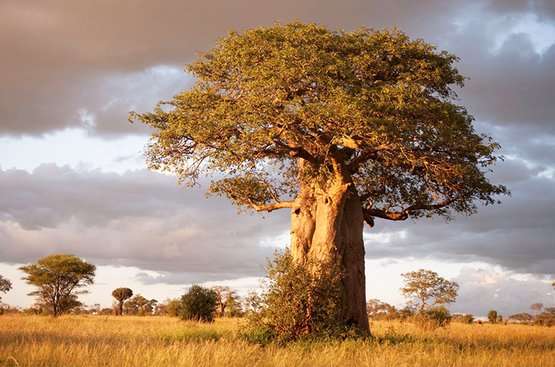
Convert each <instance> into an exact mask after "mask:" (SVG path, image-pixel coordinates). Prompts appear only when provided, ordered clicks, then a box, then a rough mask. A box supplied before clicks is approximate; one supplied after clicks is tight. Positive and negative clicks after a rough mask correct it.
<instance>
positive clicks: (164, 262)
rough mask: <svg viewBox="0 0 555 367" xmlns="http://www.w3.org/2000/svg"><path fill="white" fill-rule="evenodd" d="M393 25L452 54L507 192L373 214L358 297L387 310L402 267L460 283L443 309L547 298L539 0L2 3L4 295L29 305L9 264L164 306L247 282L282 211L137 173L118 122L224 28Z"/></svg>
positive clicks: (551, 103) (95, 296) (546, 58)
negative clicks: (57, 260) (62, 262)
mask: <svg viewBox="0 0 555 367" xmlns="http://www.w3.org/2000/svg"><path fill="white" fill-rule="evenodd" d="M294 19H298V20H301V21H303V22H316V23H319V24H325V25H327V26H328V27H330V28H332V29H344V30H352V29H355V28H358V27H359V26H366V27H373V28H375V29H381V28H390V27H392V26H397V27H399V28H400V29H401V30H403V31H404V32H406V33H407V34H408V35H409V36H410V37H411V38H417V37H420V38H424V39H425V40H426V41H428V42H430V43H432V44H435V45H437V46H438V47H439V49H442V50H447V51H449V52H451V53H455V54H457V55H458V56H460V58H461V61H460V62H459V64H458V65H457V67H458V68H459V70H460V71H461V73H462V74H463V75H465V76H468V77H469V78H470V79H469V80H468V81H467V83H466V87H465V88H464V89H463V90H460V91H459V96H460V99H461V100H460V103H461V104H462V105H465V106H466V107H467V108H468V110H469V111H470V113H471V114H472V115H474V116H475V118H476V129H477V130H478V131H480V132H486V133H489V134H490V135H492V136H493V137H494V138H495V140H496V141H498V142H499V143H500V144H501V145H502V149H501V151H500V154H502V155H504V156H505V161H504V162H502V163H500V164H498V165H497V166H496V167H495V169H494V172H493V174H491V176H490V178H491V180H492V181H493V182H495V183H502V184H505V185H507V186H508V187H509V188H510V190H511V191H512V196H511V197H505V198H503V204H502V205H499V206H491V207H482V208H480V211H479V213H478V214H476V215H474V216H471V217H461V218H458V219H457V220H456V221H454V222H450V223H445V222H443V221H442V220H420V221H417V222H410V221H409V222H403V223H391V222H386V221H382V220H378V221H377V223H376V226H375V227H374V228H373V229H371V230H370V229H367V230H366V232H365V242H366V256H367V297H368V298H379V299H381V300H383V301H386V302H389V303H392V304H394V305H402V304H403V303H404V299H403V298H402V296H401V295H400V293H399V291H398V289H399V287H400V286H401V285H402V278H401V276H400V274H401V273H402V272H406V271H411V270H416V269H418V268H420V267H425V268H428V269H431V270H435V271H437V272H438V273H439V274H440V275H442V276H444V277H446V278H449V279H453V280H456V281H458V282H459V283H460V285H461V288H460V292H459V293H460V295H459V298H458V301H457V303H455V304H454V305H452V306H451V310H452V311H458V312H470V313H474V314H476V315H485V314H486V313H487V311H488V310H489V309H491V308H495V309H497V310H498V311H500V312H501V313H502V314H505V315H508V314H512V313H516V312H526V311H529V306H530V304H531V303H534V302H542V303H544V304H545V305H546V306H555V292H553V290H552V287H551V285H550V284H551V281H552V279H553V276H554V275H553V272H554V269H555V219H554V218H555V96H554V94H555V93H554V89H553V86H554V85H555V2H553V1H550V0H528V1H524V0H468V1H464V2H461V1H446V0H423V1H409V0H393V1H378V0H365V1H362V0H360V1H355V0H352V1H345V0H322V1H317V0H295V1H292V0H281V1H260V0H233V1H228V0H203V1H201V0H187V1H177V0H174V1H171V0H163V1H162V0H161V1H156V2H152V1H136V0H135V1H129V0H120V1H107V0H98V1H70V0H65V1H62V0H58V1H55V0H40V1H39V0H35V1H31V0H29V1H17V0H0V47H1V49H2V57H1V58H0V274H2V275H3V276H5V277H7V278H9V279H10V280H11V281H12V283H13V284H14V289H13V290H12V291H10V292H9V293H7V294H5V295H4V294H3V295H1V296H2V300H3V301H4V302H6V303H9V304H12V305H20V306H29V305H30V304H31V303H32V301H33V300H32V298H31V297H28V296H26V293H28V292H29V291H31V289H30V288H29V287H28V286H26V285H25V284H24V283H23V282H22V281H21V280H20V278H21V277H22V274H21V273H20V272H19V271H18V270H17V268H18V267H19V266H21V264H25V263H30V262H34V261H36V260H37V259H38V258H40V257H43V256H46V255H48V254H51V253H60V252H64V253H72V254H75V255H77V256H80V257H83V258H85V259H86V260H87V261H89V262H92V263H94V264H96V265H97V266H98V271H97V278H96V283H97V284H96V285H94V286H93V287H92V288H91V293H90V294H89V295H87V296H85V297H84V298H83V300H84V301H85V303H87V304H92V303H100V304H102V305H103V306H110V304H111V302H112V300H111V297H110V293H111V290H112V289H114V288H116V287H120V286H129V287H131V288H132V289H133V290H134V291H135V293H141V294H143V295H145V296H146V297H148V298H156V299H158V300H163V299H165V298H168V297H177V296H179V295H180V294H182V293H183V292H184V291H185V290H186V289H187V288H188V286H189V285H190V284H193V283H200V284H206V285H214V284H223V285H230V286H232V287H234V288H236V289H238V290H240V291H241V292H245V291H246V290H247V289H249V288H255V287H257V284H258V280H257V279H258V277H260V276H261V275H263V267H264V264H265V262H266V260H265V259H266V258H267V257H269V256H271V255H272V253H273V252H274V250H275V249H276V248H283V247H284V246H285V245H286V244H287V242H288V232H289V229H288V225H289V223H288V213H285V212H276V213H271V214H268V215H266V216H265V217H261V216H258V215H241V216H239V215H237V212H236V209H235V208H233V207H232V206H231V204H229V203H227V202H226V201H225V200H223V199H218V198H205V197H204V194H203V192H204V191H203V190H204V189H205V188H206V185H202V186H201V187H200V188H195V189H187V188H182V187H179V186H178V185H177V182H176V179H175V178H174V177H171V176H167V175H162V174H157V173H153V172H149V171H147V170H145V168H144V167H145V163H144V157H143V155H142V151H143V147H144V145H145V144H146V142H147V140H148V133H149V131H148V130H147V129H146V128H145V127H144V126H140V125H137V124H129V123H128V122H127V114H128V112H129V111H131V110H135V111H139V112H142V111H148V110H150V109H152V108H153V106H154V105H155V103H156V102H157V101H159V100H167V99H169V98H171V97H172V96H173V95H174V94H176V93H178V92H179V91H181V90H184V89H186V88H188V87H189V86H190V85H191V84H192V82H193V80H192V78H191V76H189V75H187V74H186V73H185V72H184V71H183V69H184V66H185V65H186V64H187V63H189V62H191V61H192V60H194V59H195V57H196V53H197V52H199V51H203V50H208V49H210V48H211V47H212V46H213V45H214V42H215V40H216V39H217V38H218V37H220V36H223V35H225V34H226V32H227V31H228V30H230V29H235V30H239V31H240V30H243V29H246V28H251V27H255V26H264V25H272V24H273V23H274V22H275V21H280V22H288V21H291V20H294Z"/></svg>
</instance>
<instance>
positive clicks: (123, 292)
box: [112, 287, 133, 316]
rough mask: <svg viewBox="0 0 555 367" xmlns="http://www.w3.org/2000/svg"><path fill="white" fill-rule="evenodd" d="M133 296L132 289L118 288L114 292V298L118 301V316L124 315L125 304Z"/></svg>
mask: <svg viewBox="0 0 555 367" xmlns="http://www.w3.org/2000/svg"><path fill="white" fill-rule="evenodd" d="M132 296H133V291H132V290H131V289H130V288H125V287H124V288H116V289H114V290H113V291H112V297H114V298H115V299H116V300H117V301H118V314H119V315H120V316H121V315H123V303H124V302H125V300H126V299H129V298H131V297H132Z"/></svg>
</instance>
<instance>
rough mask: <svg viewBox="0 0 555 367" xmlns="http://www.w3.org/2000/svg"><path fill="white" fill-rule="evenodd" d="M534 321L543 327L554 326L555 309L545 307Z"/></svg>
mask: <svg viewBox="0 0 555 367" xmlns="http://www.w3.org/2000/svg"><path fill="white" fill-rule="evenodd" d="M534 321H535V323H537V324H539V325H543V326H549V327H551V326H555V307H546V308H545V309H544V311H543V312H542V313H541V314H539V315H537V316H536V319H535V320H534Z"/></svg>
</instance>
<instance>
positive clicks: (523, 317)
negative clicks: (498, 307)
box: [488, 311, 534, 323]
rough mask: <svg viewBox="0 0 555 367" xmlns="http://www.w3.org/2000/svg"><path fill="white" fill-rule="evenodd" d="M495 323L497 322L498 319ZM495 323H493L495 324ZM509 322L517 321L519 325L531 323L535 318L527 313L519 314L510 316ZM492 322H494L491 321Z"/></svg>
mask: <svg viewBox="0 0 555 367" xmlns="http://www.w3.org/2000/svg"><path fill="white" fill-rule="evenodd" d="M490 312H491V311H490ZM488 319H489V312H488ZM495 321H497V319H496V320H495ZM495 321H494V322H493V323H495ZM509 321H516V322H519V323H531V322H532V321H534V316H532V315H530V314H529V313H526V312H523V313H517V314H514V315H511V316H509ZM490 322H492V321H491V320H490Z"/></svg>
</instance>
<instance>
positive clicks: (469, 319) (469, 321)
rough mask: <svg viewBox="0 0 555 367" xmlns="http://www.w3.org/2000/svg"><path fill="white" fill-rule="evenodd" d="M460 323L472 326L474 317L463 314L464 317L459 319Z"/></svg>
mask: <svg viewBox="0 0 555 367" xmlns="http://www.w3.org/2000/svg"><path fill="white" fill-rule="evenodd" d="M461 322H462V323H463V324H472V323H473V322H474V315H471V314H469V313H467V314H464V315H463V316H462V317H461Z"/></svg>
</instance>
